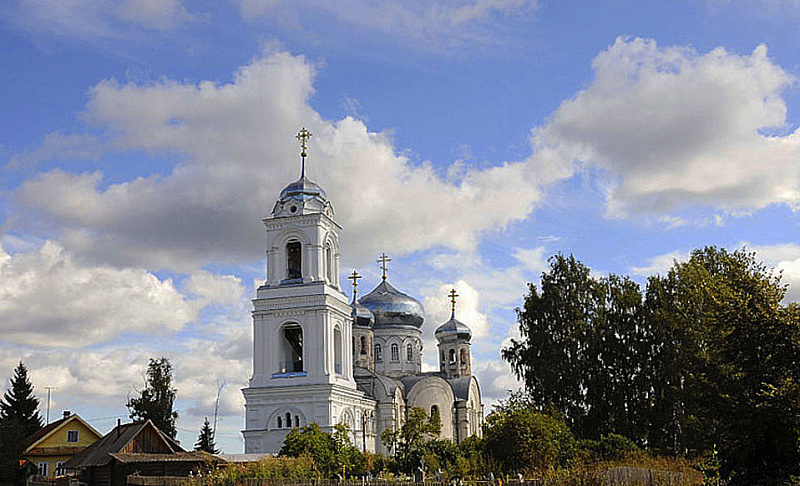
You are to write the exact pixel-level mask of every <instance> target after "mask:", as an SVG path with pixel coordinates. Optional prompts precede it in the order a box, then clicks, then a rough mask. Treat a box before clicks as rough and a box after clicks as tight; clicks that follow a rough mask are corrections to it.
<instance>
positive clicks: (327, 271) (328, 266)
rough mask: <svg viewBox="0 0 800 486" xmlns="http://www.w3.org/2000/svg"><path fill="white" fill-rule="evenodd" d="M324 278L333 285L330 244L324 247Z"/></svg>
mask: <svg viewBox="0 0 800 486" xmlns="http://www.w3.org/2000/svg"><path fill="white" fill-rule="evenodd" d="M325 276H326V278H327V279H328V282H330V283H331V284H332V283H333V249H331V245H330V243H328V244H326V245H325Z"/></svg>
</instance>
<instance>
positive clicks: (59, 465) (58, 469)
mask: <svg viewBox="0 0 800 486" xmlns="http://www.w3.org/2000/svg"><path fill="white" fill-rule="evenodd" d="M64 462H65V461H58V462H57V463H56V476H63V475H65V474H67V470H66V469H64Z"/></svg>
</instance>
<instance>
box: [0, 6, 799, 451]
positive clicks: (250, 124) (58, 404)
mask: <svg viewBox="0 0 800 486" xmlns="http://www.w3.org/2000/svg"><path fill="white" fill-rule="evenodd" d="M799 26H800V4H799V3H798V2H794V1H779V0H771V1H770V0H752V1H740V2H733V1H730V2H728V1H723V0H708V1H701V0H696V1H674V2H650V1H618V2H614V1H608V2H581V1H575V2H566V1H538V2H537V1H535V0H467V1H464V2H456V1H449V0H423V1H418V2H391V1H387V0H368V1H356V0H342V1H339V2H324V1H321V0H296V1H282V0H227V1H222V2H218V1H197V2H189V1H182V0H75V1H70V2H65V1H63V0H27V1H14V0H12V1H9V2H4V3H3V4H2V5H0V65H2V66H3V69H0V86H1V87H2V89H0V125H2V130H0V336H2V338H0V370H6V371H5V372H4V373H5V374H7V375H10V374H11V370H12V368H13V366H14V365H15V363H16V362H17V361H18V360H20V359H24V360H25V362H26V363H27V364H28V366H29V368H30V369H31V372H32V376H33V379H34V384H35V386H36V387H37V391H38V393H39V394H40V396H41V397H44V387H45V386H53V387H55V388H54V389H53V396H52V407H51V409H52V411H51V416H53V417H57V416H58V415H59V414H60V411H61V410H62V409H70V410H73V411H76V412H78V413H80V414H81V415H82V416H83V417H84V418H86V419H89V421H90V422H91V423H92V424H93V425H95V427H97V428H98V429H99V430H101V431H103V432H105V431H107V430H109V429H110V428H111V427H112V426H113V424H114V423H116V418H117V417H120V416H122V417H124V416H125V415H126V410H125V407H124V403H125V401H126V397H127V396H128V395H129V394H133V393H136V390H137V389H139V388H141V386H142V376H143V373H144V369H145V366H146V363H147V360H148V358H150V357H157V356H161V355H165V356H168V357H169V358H171V359H172V362H173V364H174V365H175V376H176V382H177V387H178V390H179V391H178V397H179V401H178V404H177V407H178V409H179V412H180V415H181V419H180V422H179V430H180V435H179V438H180V439H181V440H182V442H183V443H184V444H185V445H191V444H193V443H194V441H195V439H196V436H197V431H198V429H199V427H200V425H201V424H202V419H203V417H204V416H211V415H213V412H214V402H215V398H216V395H217V390H218V389H219V388H220V387H222V392H221V394H220V397H221V398H220V427H219V432H218V443H219V445H220V446H221V447H222V448H223V449H224V450H225V451H226V452H241V450H242V448H243V447H242V440H241V437H240V434H239V432H238V431H239V429H241V427H242V425H243V420H242V419H243V408H242V399H241V394H240V391H239V390H240V388H241V387H243V386H245V384H246V381H247V379H248V377H249V373H250V366H251V365H250V361H251V359H252V357H251V349H252V348H251V346H252V344H251V336H250V334H251V322H250V315H249V312H250V308H251V304H250V299H251V298H252V297H253V296H254V287H255V285H256V284H257V283H258V282H259V281H261V280H262V279H263V276H264V260H263V255H264V253H263V252H264V248H263V245H264V234H263V227H262V224H261V221H260V220H261V218H263V217H266V216H267V215H268V214H269V212H270V210H271V208H272V205H273V204H274V201H275V199H276V197H277V195H278V193H279V191H280V189H281V188H282V187H284V186H285V185H286V184H288V183H289V182H291V181H293V180H294V179H296V177H297V175H298V173H299V161H298V156H297V152H298V149H297V144H296V140H295V139H294V134H295V133H296V132H297V130H298V129H299V128H300V127H301V126H306V127H308V128H309V129H310V130H311V132H312V133H313V134H314V136H313V138H312V139H311V143H310V147H309V153H310V155H309V161H308V163H309V166H308V173H309V175H310V177H311V178H312V179H313V180H315V181H316V182H318V183H320V184H321V185H322V186H323V187H324V188H325V189H326V191H327V192H328V195H329V196H330V199H331V201H332V202H333V205H334V208H335V210H336V214H337V219H338V220H339V222H340V223H341V224H342V225H343V227H344V230H343V233H342V268H343V271H345V272H346V273H349V272H351V271H352V269H354V268H355V269H358V271H359V272H360V273H362V274H364V275H365V276H366V278H365V279H364V280H363V281H362V282H360V284H361V287H360V290H361V291H362V292H366V291H368V290H370V289H371V288H372V287H374V286H375V285H377V283H378V282H379V273H378V267H377V264H376V263H375V259H376V258H377V256H378V255H379V254H380V253H381V252H383V251H385V252H387V253H388V254H389V255H390V256H391V257H392V259H393V261H392V262H391V264H390V270H389V275H390V280H391V281H392V283H393V284H394V285H395V286H396V287H398V288H400V289H402V290H404V291H406V292H407V293H409V294H411V295H413V296H415V297H416V298H418V299H419V300H420V301H422V302H423V303H424V305H425V307H426V311H427V318H426V324H425V326H424V337H425V355H426V357H427V359H426V361H427V364H426V369H432V367H433V366H434V365H435V360H434V359H433V358H434V357H435V353H434V352H433V349H434V348H435V341H434V340H433V336H432V335H433V330H434V329H435V328H436V326H437V325H438V324H439V323H441V322H443V321H444V320H446V318H447V317H448V309H449V304H448V302H447V296H446V294H447V292H448V291H449V289H450V288H452V287H455V288H456V289H457V290H458V292H459V293H460V294H461V301H460V303H459V310H458V312H459V318H460V319H461V320H463V321H464V322H466V323H467V324H469V325H470V326H471V327H472V328H473V331H474V334H475V338H474V341H473V355H474V359H475V366H474V369H475V370H476V373H477V374H478V376H479V378H480V380H481V384H482V387H483V393H484V396H485V398H486V403H487V404H491V403H492V402H494V401H495V400H497V399H498V398H502V397H503V396H505V395H506V394H507V390H508V389H513V388H515V387H516V386H517V383H516V382H515V380H514V379H513V377H512V376H511V374H510V371H509V368H508V367H507V366H506V365H505V364H504V363H503V362H502V361H501V360H500V359H499V355H498V350H499V349H500V348H501V347H502V346H503V344H504V343H505V342H507V340H508V339H510V338H511V337H513V336H514V333H515V331H514V328H515V314H514V308H515V307H516V306H518V305H520V304H521V302H522V297H523V295H524V293H525V291H526V284H527V282H537V281H538V278H539V276H540V274H541V272H542V270H543V269H545V268H546V265H547V263H546V261H547V258H548V257H549V256H551V255H553V254H555V253H557V252H563V253H574V254H575V255H576V257H577V258H579V259H580V260H582V261H583V262H584V263H586V264H587V265H589V266H590V267H591V268H592V269H593V270H594V271H595V272H596V273H597V274H606V273H620V274H626V275H632V276H634V277H635V278H636V279H637V280H638V281H640V282H644V281H645V279H646V277H647V276H648V275H650V274H653V273H659V272H663V271H665V269H667V268H668V267H669V266H670V265H671V264H672V262H673V261H674V260H676V259H677V260H680V259H682V258H685V256H686V254H687V253H688V252H690V251H691V250H692V249H694V248H697V247H701V246H704V245H709V244H714V245H720V246H724V247H726V248H731V249H733V248H740V247H742V246H745V245H746V246H747V247H748V248H750V249H751V250H754V251H756V252H758V255H759V257H760V258H761V259H763V260H764V261H765V262H766V263H767V264H768V265H770V266H772V267H774V268H775V269H776V270H777V271H781V272H783V277H784V281H785V282H786V283H788V284H790V286H791V287H790V289H789V292H788V294H787V302H788V301H798V300H800V244H798V234H800V231H798V216H797V212H796V211H797V209H798V207H800V159H798V156H800V133H797V128H798V113H800V105H799V104H798V101H800V97H799V96H798V94H799V92H798V77H799V76H800V68H799V67H798V66H799V64H798V63H800V57H799V56H798V52H800V50H799V49H798V39H800V35H799V34H800V28H799ZM341 281H342V286H343V288H344V289H346V290H348V292H349V286H348V285H347V281H346V280H345V279H344V275H342V279H341Z"/></svg>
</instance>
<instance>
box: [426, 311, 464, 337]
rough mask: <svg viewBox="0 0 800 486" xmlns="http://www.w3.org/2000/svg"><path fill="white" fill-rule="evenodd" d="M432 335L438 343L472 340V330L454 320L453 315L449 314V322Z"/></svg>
mask: <svg viewBox="0 0 800 486" xmlns="http://www.w3.org/2000/svg"><path fill="white" fill-rule="evenodd" d="M433 335H434V336H435V337H436V340H437V341H439V342H443V341H455V340H458V339H463V340H465V341H467V342H469V340H470V339H472V330H471V329H470V328H469V326H467V325H466V324H464V323H463V322H461V321H459V320H458V319H456V316H455V314H451V315H450V320H449V321H447V322H445V323H444V324H442V325H441V326H439V327H437V328H436V331H435V332H434V333H433Z"/></svg>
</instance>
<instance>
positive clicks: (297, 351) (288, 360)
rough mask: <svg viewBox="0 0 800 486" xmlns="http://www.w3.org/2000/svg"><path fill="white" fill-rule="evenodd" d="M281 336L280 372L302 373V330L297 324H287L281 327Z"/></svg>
mask: <svg viewBox="0 0 800 486" xmlns="http://www.w3.org/2000/svg"><path fill="white" fill-rule="evenodd" d="M282 334H283V339H282V348H283V349H282V360H283V361H282V362H281V371H282V372H283V373H288V372H297V371H303V328H302V327H300V325H299V324H294V323H292V324H287V325H285V326H283V331H282Z"/></svg>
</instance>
